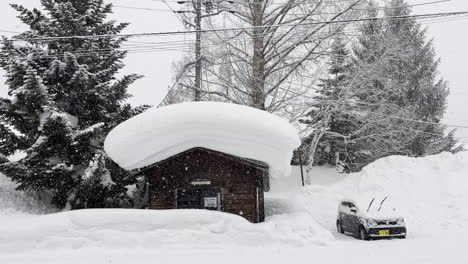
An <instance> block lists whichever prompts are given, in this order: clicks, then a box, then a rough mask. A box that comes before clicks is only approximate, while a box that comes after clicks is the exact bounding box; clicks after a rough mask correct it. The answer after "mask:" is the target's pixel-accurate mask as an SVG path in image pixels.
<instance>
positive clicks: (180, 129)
mask: <svg viewBox="0 0 468 264" xmlns="http://www.w3.org/2000/svg"><path fill="white" fill-rule="evenodd" d="M299 145H300V140H299V136H298V134H297V131H296V129H295V128H294V127H293V126H292V125H291V124H289V122H288V121H287V120H286V119H283V118H281V117H278V116H276V115H273V114H270V113H268V112H265V111H261V110H258V109H255V108H251V107H247V106H243V105H236V104H228V103H219V102H191V103H181V104H174V105H169V106H164V107H160V108H152V109H149V110H148V111H146V112H145V113H142V114H140V115H137V116H135V117H133V118H131V119H129V120H127V121H125V122H123V123H122V124H120V125H118V126H117V127H116V128H115V129H113V130H112V131H111V132H110V133H109V135H108V136H107V138H106V141H105V144H104V147H105V150H106V152H107V154H108V155H109V157H110V158H111V159H113V160H114V161H115V162H116V163H117V164H119V165H120V166H121V167H122V168H124V169H127V170H133V169H138V168H142V167H145V166H149V165H152V164H154V163H157V162H159V161H162V160H164V159H167V158H169V157H171V156H173V155H176V154H178V153H181V152H184V151H186V150H189V149H191V148H194V147H204V148H207V149H211V150H215V151H220V152H224V153H227V154H231V155H235V156H239V157H242V158H249V159H254V160H258V161H262V162H265V163H267V164H268V165H269V167H270V171H271V174H272V176H277V175H289V173H290V162H291V157H292V153H293V150H294V149H295V148H297V147H299Z"/></svg>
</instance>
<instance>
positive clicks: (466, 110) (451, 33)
mask: <svg viewBox="0 0 468 264" xmlns="http://www.w3.org/2000/svg"><path fill="white" fill-rule="evenodd" d="M109 1H110V2H112V3H114V4H115V5H121V6H132V7H142V8H153V9H164V10H168V7H167V6H166V5H165V4H164V3H162V2H161V1H152V0H109ZM432 1H433V0H408V2H409V3H411V4H417V3H424V2H432ZM39 2H40V1H39V0H1V1H0V30H4V31H5V30H6V31H22V30H24V29H25V28H24V26H23V25H22V24H21V23H20V22H19V21H18V19H17V18H16V17H15V16H16V13H15V12H14V11H13V10H12V9H11V8H10V7H9V6H8V4H9V3H19V4H24V5H25V6H27V7H38V6H39ZM173 7H174V8H177V4H175V5H173ZM449 11H468V0H452V1H450V2H446V3H440V4H435V5H427V6H419V7H415V8H414V13H415V14H423V13H436V12H449ZM114 12H115V16H114V18H115V19H117V20H119V21H122V22H124V21H125V22H130V23H131V25H130V26H129V28H128V29H127V30H126V32H125V33H141V32H160V31H177V30H183V27H182V26H181V24H180V22H179V21H178V19H177V18H176V16H175V15H174V14H173V13H171V12H168V11H157V10H151V11H150V10H136V9H127V8H118V7H116V8H115V9H114ZM425 26H427V27H428V37H429V38H433V39H434V43H435V47H436V50H437V54H438V56H439V57H440V58H441V60H442V64H441V68H440V70H441V75H442V77H443V78H444V79H445V80H447V81H448V82H449V84H450V89H451V94H450V96H449V102H448V103H449V106H448V109H447V113H446V117H445V119H446V123H448V124H452V125H465V126H468V89H467V87H466V86H467V83H468V76H467V75H465V74H467V73H468V72H467V70H466V66H465V65H466V64H467V62H468V34H467V33H468V17H467V18H465V19H462V20H453V21H444V22H437V23H427V24H425ZM0 34H1V35H4V36H12V35H13V34H11V33H6V32H0ZM166 40H174V38H172V39H169V38H165V39H163V38H161V37H153V38H141V39H132V41H144V42H151V41H158V42H161V41H166ZM177 40H184V38H183V37H177ZM165 48H167V47H165ZM172 48H174V49H176V50H171V51H168V50H164V51H154V52H151V53H149V52H138V53H132V54H129V55H128V57H127V59H126V61H125V62H126V65H127V67H126V68H125V69H124V70H123V73H139V74H143V75H145V76H146V77H145V78H143V79H141V80H139V81H138V82H136V83H135V84H134V85H133V86H132V87H131V89H130V93H131V94H133V95H134V97H133V98H132V99H131V103H134V104H142V103H146V104H152V105H157V104H158V103H159V101H160V100H161V99H162V97H163V96H164V95H165V93H166V91H167V87H168V86H170V85H171V84H172V72H171V64H172V62H174V61H175V60H177V59H178V58H179V56H180V54H181V51H180V48H178V47H172ZM0 74H1V75H3V74H4V73H3V72H0ZM3 82H4V78H3V76H1V77H0V96H6V94H7V89H6V87H5V85H3ZM457 136H458V137H462V138H463V140H464V141H465V142H468V129H463V128H459V129H458V133H457Z"/></svg>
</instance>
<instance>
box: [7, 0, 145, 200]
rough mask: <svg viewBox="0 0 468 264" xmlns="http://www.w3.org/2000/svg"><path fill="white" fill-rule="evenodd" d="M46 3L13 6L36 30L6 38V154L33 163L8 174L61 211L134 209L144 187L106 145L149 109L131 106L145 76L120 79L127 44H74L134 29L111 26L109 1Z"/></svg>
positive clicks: (21, 163)
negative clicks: (134, 189) (134, 193)
mask: <svg viewBox="0 0 468 264" xmlns="http://www.w3.org/2000/svg"><path fill="white" fill-rule="evenodd" d="M41 4H42V6H43V8H44V12H43V11H40V10H37V9H33V10H29V9H26V8H25V7H23V6H21V5H15V4H14V5H12V7H13V8H14V9H16V10H17V11H18V12H19V16H18V17H19V19H20V20H21V21H22V22H23V23H25V24H26V25H27V26H28V27H29V28H30V30H29V31H26V32H24V33H22V34H20V35H18V36H16V38H15V39H16V40H8V39H6V38H4V39H3V47H2V52H1V55H0V66H1V67H2V68H3V69H4V70H5V71H6V72H7V81H6V84H7V85H8V87H9V95H10V99H2V100H1V101H0V117H1V118H2V122H1V123H0V130H1V131H2V133H1V136H0V147H1V149H0V153H1V154H3V155H9V154H12V153H13V152H15V151H18V150H20V151H24V152H26V154H27V156H26V157H25V158H24V159H22V160H20V161H18V162H10V163H5V164H3V165H2V166H0V172H2V173H4V174H5V175H7V176H8V177H10V178H11V179H12V180H13V181H15V182H17V183H19V187H18V188H19V189H22V190H34V191H39V192H47V193H49V194H50V195H52V197H53V200H52V201H53V203H54V204H55V205H56V206H57V207H59V208H63V207H65V206H70V207H71V208H91V207H122V206H129V205H130V204H129V203H130V202H129V200H128V197H126V196H125V191H126V189H125V186H126V185H128V184H133V183H135V181H136V180H135V179H132V177H130V175H129V174H128V173H127V172H125V171H123V170H122V169H120V168H119V167H118V166H117V165H116V164H114V163H112V161H111V160H110V159H109V158H108V157H107V156H106V154H105V152H104V151H103V141H104V138H105V136H106V134H107V133H108V132H109V131H110V129H112V128H113V127H114V126H115V125H116V124H118V123H120V122H122V121H123V120H125V119H127V118H129V117H131V116H133V115H134V114H136V113H139V112H141V111H142V110H143V109H144V108H137V109H132V108H131V107H130V106H129V105H127V104H125V103H124V101H125V100H126V99H127V98H128V97H129V95H128V93H127V87H128V86H129V85H130V84H132V83H133V82H134V81H135V80H137V79H138V78H140V76H139V75H135V74H132V75H127V76H124V77H122V78H121V79H117V78H116V77H115V75H116V73H117V72H118V71H119V70H120V69H121V68H122V67H123V66H124V65H123V63H122V59H123V58H124V57H125V55H126V53H125V51H122V50H119V47H120V46H121V45H122V43H123V42H124V41H125V39H124V38H112V37H107V38H94V37H90V38H75V37H73V36H93V35H113V34H118V33H120V32H121V31H122V30H123V29H124V28H125V27H126V26H127V24H126V23H120V24H119V23H116V22H115V21H109V20H107V19H106V18H107V16H108V14H110V13H111V12H112V5H110V4H105V3H104V2H103V0H41ZM51 37H52V38H51ZM55 37H57V38H55ZM3 132H6V133H3Z"/></svg>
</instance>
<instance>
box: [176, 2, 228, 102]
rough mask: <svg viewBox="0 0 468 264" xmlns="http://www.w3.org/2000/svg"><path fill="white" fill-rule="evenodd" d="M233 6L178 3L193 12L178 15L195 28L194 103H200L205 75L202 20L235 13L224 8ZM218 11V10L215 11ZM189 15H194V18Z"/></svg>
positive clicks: (188, 11)
mask: <svg viewBox="0 0 468 264" xmlns="http://www.w3.org/2000/svg"><path fill="white" fill-rule="evenodd" d="M225 2H226V3H229V4H233V3H234V2H233V1H231V0H229V1H226V0H186V1H177V3H178V4H187V5H188V6H189V7H190V8H191V9H192V10H181V11H177V12H176V13H179V14H183V16H184V23H185V24H186V25H188V26H189V27H193V28H195V63H194V64H195V85H194V87H193V89H194V98H193V100H194V101H200V100H201V96H202V73H203V54H202V19H203V18H207V17H211V16H215V15H219V14H221V13H222V12H225V11H227V12H230V13H234V11H231V10H228V9H226V8H225V7H224V5H223V4H224V3H225ZM215 9H216V10H215ZM187 14H192V15H194V17H193V18H191V17H189V16H187ZM192 19H193V22H192Z"/></svg>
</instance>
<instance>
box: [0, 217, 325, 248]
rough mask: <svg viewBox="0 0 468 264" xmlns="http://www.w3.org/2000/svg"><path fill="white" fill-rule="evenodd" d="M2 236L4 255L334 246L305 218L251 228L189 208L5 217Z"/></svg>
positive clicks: (281, 219) (233, 219) (0, 230)
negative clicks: (89, 249) (43, 252)
mask: <svg viewBox="0 0 468 264" xmlns="http://www.w3.org/2000/svg"><path fill="white" fill-rule="evenodd" d="M0 219H1V218H0ZM0 234H2V235H1V236H0V255H1V254H2V252H8V253H12V252H18V253H21V254H23V253H25V252H27V251H31V250H42V249H49V250H55V249H75V250H76V249H81V248H103V249H104V248H107V249H108V248H112V249H129V248H131V249H136V248H138V249H141V248H146V249H150V250H154V249H155V248H177V249H182V250H183V249H191V250H192V249H203V248H208V249H213V248H232V247H233V246H237V247H248V248H250V247H263V246H265V245H275V244H278V245H279V244H281V245H292V246H304V245H310V244H316V245H325V244H328V243H330V242H332V241H333V237H332V235H331V234H330V232H328V231H327V230H325V229H323V228H322V227H321V226H319V225H318V224H317V223H316V222H315V221H314V220H313V219H312V218H311V216H310V215H309V214H305V213H302V214H299V213H297V214H291V215H290V216H281V215H280V216H277V217H275V218H273V219H271V220H270V221H267V222H265V223H261V224H252V223H250V222H248V221H247V220H245V219H244V218H242V217H240V216H237V215H233V214H228V213H221V212H216V211H209V210H189V209H186V210H183V209H179V210H133V209H88V210H76V211H69V212H63V213H56V214H49V215H41V216H29V217H23V218H18V217H16V218H11V219H8V218H6V219H3V220H2V224H1V225H0Z"/></svg>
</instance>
